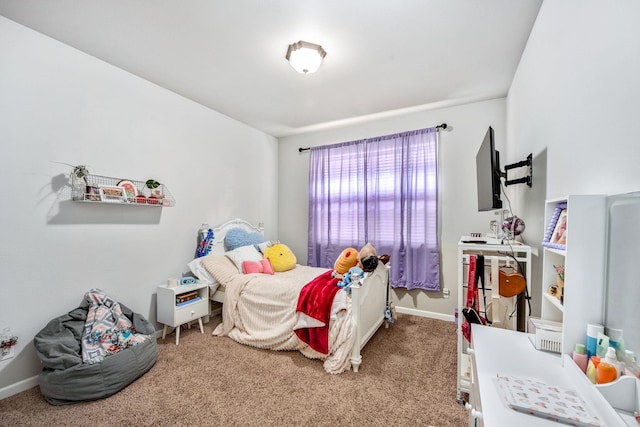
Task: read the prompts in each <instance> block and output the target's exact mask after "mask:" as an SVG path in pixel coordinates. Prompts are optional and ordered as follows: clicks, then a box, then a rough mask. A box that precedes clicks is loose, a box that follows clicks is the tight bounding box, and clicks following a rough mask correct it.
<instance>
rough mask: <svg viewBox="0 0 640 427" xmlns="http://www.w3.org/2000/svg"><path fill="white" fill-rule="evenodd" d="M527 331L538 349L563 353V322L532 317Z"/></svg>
mask: <svg viewBox="0 0 640 427" xmlns="http://www.w3.org/2000/svg"><path fill="white" fill-rule="evenodd" d="M527 331H528V335H529V340H531V343H532V344H533V346H534V347H535V348H536V349H537V350H544V351H550V352H553V353H562V323H560V322H554V321H552V320H544V319H538V318H535V317H530V318H529V322H528V329H527Z"/></svg>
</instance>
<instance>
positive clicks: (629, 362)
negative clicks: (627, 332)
mask: <svg viewBox="0 0 640 427" xmlns="http://www.w3.org/2000/svg"><path fill="white" fill-rule="evenodd" d="M622 362H623V365H624V375H631V376H633V377H636V378H640V366H638V361H637V360H636V356H635V355H634V354H633V351H631V350H626V351H625V356H624V359H623V360H622Z"/></svg>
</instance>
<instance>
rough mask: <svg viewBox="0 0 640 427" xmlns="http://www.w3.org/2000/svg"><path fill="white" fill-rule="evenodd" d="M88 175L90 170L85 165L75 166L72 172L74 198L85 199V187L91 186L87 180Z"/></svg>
mask: <svg viewBox="0 0 640 427" xmlns="http://www.w3.org/2000/svg"><path fill="white" fill-rule="evenodd" d="M88 175H89V170H88V169H87V167H86V166H84V165H78V166H75V167H74V168H73V171H72V172H71V186H72V198H73V200H84V198H85V189H88V187H89V183H88V182H87V176H88Z"/></svg>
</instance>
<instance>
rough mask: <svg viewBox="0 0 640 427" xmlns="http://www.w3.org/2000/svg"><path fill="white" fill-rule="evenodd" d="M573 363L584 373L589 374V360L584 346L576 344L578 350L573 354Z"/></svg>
mask: <svg viewBox="0 0 640 427" xmlns="http://www.w3.org/2000/svg"><path fill="white" fill-rule="evenodd" d="M573 361H574V362H575V363H576V365H578V367H579V368H580V369H581V370H582V372H584V373H587V364H588V362H589V359H588V358H587V349H586V347H585V345H584V344H576V349H575V350H574V352H573Z"/></svg>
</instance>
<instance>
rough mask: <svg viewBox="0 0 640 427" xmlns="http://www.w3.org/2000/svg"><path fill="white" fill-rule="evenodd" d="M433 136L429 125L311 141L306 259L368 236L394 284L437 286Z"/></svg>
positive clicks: (330, 257) (329, 263)
mask: <svg viewBox="0 0 640 427" xmlns="http://www.w3.org/2000/svg"><path fill="white" fill-rule="evenodd" d="M437 142H438V132H437V129H436V128H429V129H421V130H416V131H411V132H404V133H399V134H395V135H387V136H381V137H377V138H370V139H366V140H360V141H352V142H345V143H342V144H335V145H325V146H319V147H313V148H312V149H311V155H310V161H309V240H308V241H309V248H308V258H307V263H308V265H311V266H319V267H326V268H332V267H333V263H334V262H335V260H336V259H337V257H338V255H339V254H340V252H342V250H343V249H344V248H347V247H354V248H356V249H360V248H361V247H362V246H364V244H365V243H367V242H371V244H373V245H374V246H375V247H376V250H377V252H378V255H381V254H385V253H386V254H389V255H390V256H391V271H390V273H391V277H390V279H391V285H392V286H393V287H401V288H407V289H424V290H439V289H440V274H439V269H440V268H439V264H440V256H439V247H438V217H437V213H438V162H437V152H438V147H437V145H438V144H437Z"/></svg>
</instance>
